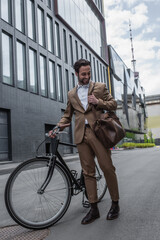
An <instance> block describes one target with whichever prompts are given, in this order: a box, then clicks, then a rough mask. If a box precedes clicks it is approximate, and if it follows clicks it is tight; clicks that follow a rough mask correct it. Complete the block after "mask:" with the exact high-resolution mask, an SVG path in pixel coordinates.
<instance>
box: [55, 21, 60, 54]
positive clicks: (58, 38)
mask: <svg viewBox="0 0 160 240" xmlns="http://www.w3.org/2000/svg"><path fill="white" fill-rule="evenodd" d="M55 39H56V56H57V57H61V50H60V35H59V24H58V23H55Z"/></svg>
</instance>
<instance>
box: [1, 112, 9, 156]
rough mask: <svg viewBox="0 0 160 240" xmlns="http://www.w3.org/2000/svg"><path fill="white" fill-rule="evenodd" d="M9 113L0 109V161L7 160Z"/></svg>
mask: <svg viewBox="0 0 160 240" xmlns="http://www.w3.org/2000/svg"><path fill="white" fill-rule="evenodd" d="M8 123H9V114H8V111H4V110H1V109H0V161H1V160H9V153H10V152H9V143H10V139H9V136H10V134H9V124H8Z"/></svg>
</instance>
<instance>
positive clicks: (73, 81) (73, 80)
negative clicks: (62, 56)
mask: <svg viewBox="0 0 160 240" xmlns="http://www.w3.org/2000/svg"><path fill="white" fill-rule="evenodd" d="M75 86H76V84H75V78H74V73H72V87H73V88H74V87H75Z"/></svg>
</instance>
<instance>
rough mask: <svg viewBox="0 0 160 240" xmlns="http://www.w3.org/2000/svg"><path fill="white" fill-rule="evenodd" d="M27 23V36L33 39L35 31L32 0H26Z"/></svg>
mask: <svg viewBox="0 0 160 240" xmlns="http://www.w3.org/2000/svg"><path fill="white" fill-rule="evenodd" d="M27 23H28V37H30V38H32V39H33V40H35V39H36V34H35V32H36V31H35V14H34V2H33V0H27Z"/></svg>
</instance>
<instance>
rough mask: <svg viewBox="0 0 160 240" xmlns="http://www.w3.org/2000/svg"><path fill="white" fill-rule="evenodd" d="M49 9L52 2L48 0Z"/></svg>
mask: <svg viewBox="0 0 160 240" xmlns="http://www.w3.org/2000/svg"><path fill="white" fill-rule="evenodd" d="M47 7H49V8H51V0H47Z"/></svg>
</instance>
